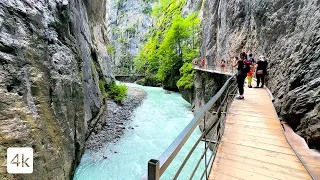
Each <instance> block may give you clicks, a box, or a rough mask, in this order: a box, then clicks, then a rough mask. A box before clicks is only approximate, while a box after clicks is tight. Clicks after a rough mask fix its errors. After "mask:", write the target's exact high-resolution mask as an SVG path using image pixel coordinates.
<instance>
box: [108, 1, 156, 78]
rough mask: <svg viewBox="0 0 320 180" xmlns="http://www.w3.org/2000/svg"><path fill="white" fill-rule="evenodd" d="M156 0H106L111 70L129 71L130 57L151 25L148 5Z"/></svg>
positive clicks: (146, 36) (134, 53)
mask: <svg viewBox="0 0 320 180" xmlns="http://www.w3.org/2000/svg"><path fill="white" fill-rule="evenodd" d="M156 1H157V0H118V1H116V0H107V20H106V22H107V27H108V33H107V35H108V39H109V40H110V44H109V45H108V46H107V50H108V52H109V53H110V54H111V55H112V59H113V61H114V64H113V65H114V67H113V70H114V72H115V74H125V75H126V74H129V73H130V72H133V71H134V70H133V59H134V58H135V57H136V56H137V55H138V53H139V51H140V50H141V48H142V47H143V45H144V44H145V42H146V41H147V39H148V37H149V29H150V28H151V27H152V26H153V19H152V17H151V13H152V6H153V4H154V2H156Z"/></svg>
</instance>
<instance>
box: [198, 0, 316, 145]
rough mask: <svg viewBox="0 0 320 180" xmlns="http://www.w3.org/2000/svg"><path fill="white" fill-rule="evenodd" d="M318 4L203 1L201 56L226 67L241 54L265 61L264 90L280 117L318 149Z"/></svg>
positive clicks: (262, 0)
mask: <svg viewBox="0 0 320 180" xmlns="http://www.w3.org/2000/svg"><path fill="white" fill-rule="evenodd" d="M319 8H320V3H319V1H308V0H296V1H290V0H275V1H265V0H243V1H237V0H228V1H218V0H206V1H204V5H203V18H202V30H203V34H202V47H201V53H202V56H203V57H204V56H207V58H208V60H209V62H208V63H209V64H210V63H212V64H213V63H214V61H215V60H217V59H219V60H220V59H225V60H227V61H230V60H231V58H232V57H233V56H238V54H239V53H240V52H242V51H245V52H248V53H253V54H254V56H255V58H256V59H257V58H258V56H259V55H264V56H266V57H267V60H268V62H269V68H268V70H269V81H268V83H267V85H268V87H269V88H270V89H271V91H272V93H273V95H274V96H275V99H276V100H275V103H274V104H275V107H276V110H277V112H278V113H279V115H280V117H281V118H283V120H285V121H287V122H288V123H289V124H290V125H291V126H292V128H293V129H294V130H296V132H297V133H298V134H299V135H301V136H302V137H304V138H305V140H306V141H307V143H308V144H309V145H310V146H311V147H314V146H316V147H318V148H319V147H320V70H319V69H320V46H319V44H320V31H319V27H320V11H319Z"/></svg>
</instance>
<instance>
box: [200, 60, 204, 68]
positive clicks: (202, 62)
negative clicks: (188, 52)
mask: <svg viewBox="0 0 320 180" xmlns="http://www.w3.org/2000/svg"><path fill="white" fill-rule="evenodd" d="M201 65H202V67H204V59H202V60H201Z"/></svg>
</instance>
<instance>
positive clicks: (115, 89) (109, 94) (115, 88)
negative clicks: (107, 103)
mask: <svg viewBox="0 0 320 180" xmlns="http://www.w3.org/2000/svg"><path fill="white" fill-rule="evenodd" d="M99 87H100V91H101V94H102V97H103V98H110V99H113V100H114V101H116V102H121V101H122V100H123V99H124V98H126V97H127V95H128V87H127V86H126V85H117V84H116V83H115V82H114V81H111V83H110V84H106V82H105V81H104V80H101V79H100V80H99Z"/></svg>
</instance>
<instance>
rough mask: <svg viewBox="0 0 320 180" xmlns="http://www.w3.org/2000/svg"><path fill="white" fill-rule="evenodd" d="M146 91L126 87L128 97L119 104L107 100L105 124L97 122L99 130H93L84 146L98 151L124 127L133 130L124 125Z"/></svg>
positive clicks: (111, 141)
mask: <svg viewBox="0 0 320 180" xmlns="http://www.w3.org/2000/svg"><path fill="white" fill-rule="evenodd" d="M146 95H147V93H146V92H145V91H143V90H142V89H139V88H133V87H128V97H127V98H125V99H124V100H123V102H122V103H121V104H117V103H115V102H113V101H110V102H108V108H107V110H108V116H107V121H106V124H99V125H98V126H100V127H97V128H98V129H100V130H99V132H93V133H92V135H91V136H90V137H89V139H88V140H87V142H86V148H87V149H88V150H90V151H98V150H100V149H101V148H103V147H104V145H105V144H106V143H115V142H117V141H118V140H119V139H120V138H121V136H122V135H123V133H124V131H125V130H126V129H129V130H134V127H126V123H127V122H128V121H130V120H131V119H132V113H133V111H134V110H135V108H137V107H138V106H139V105H141V103H142V101H143V99H144V98H145V97H146Z"/></svg>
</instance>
